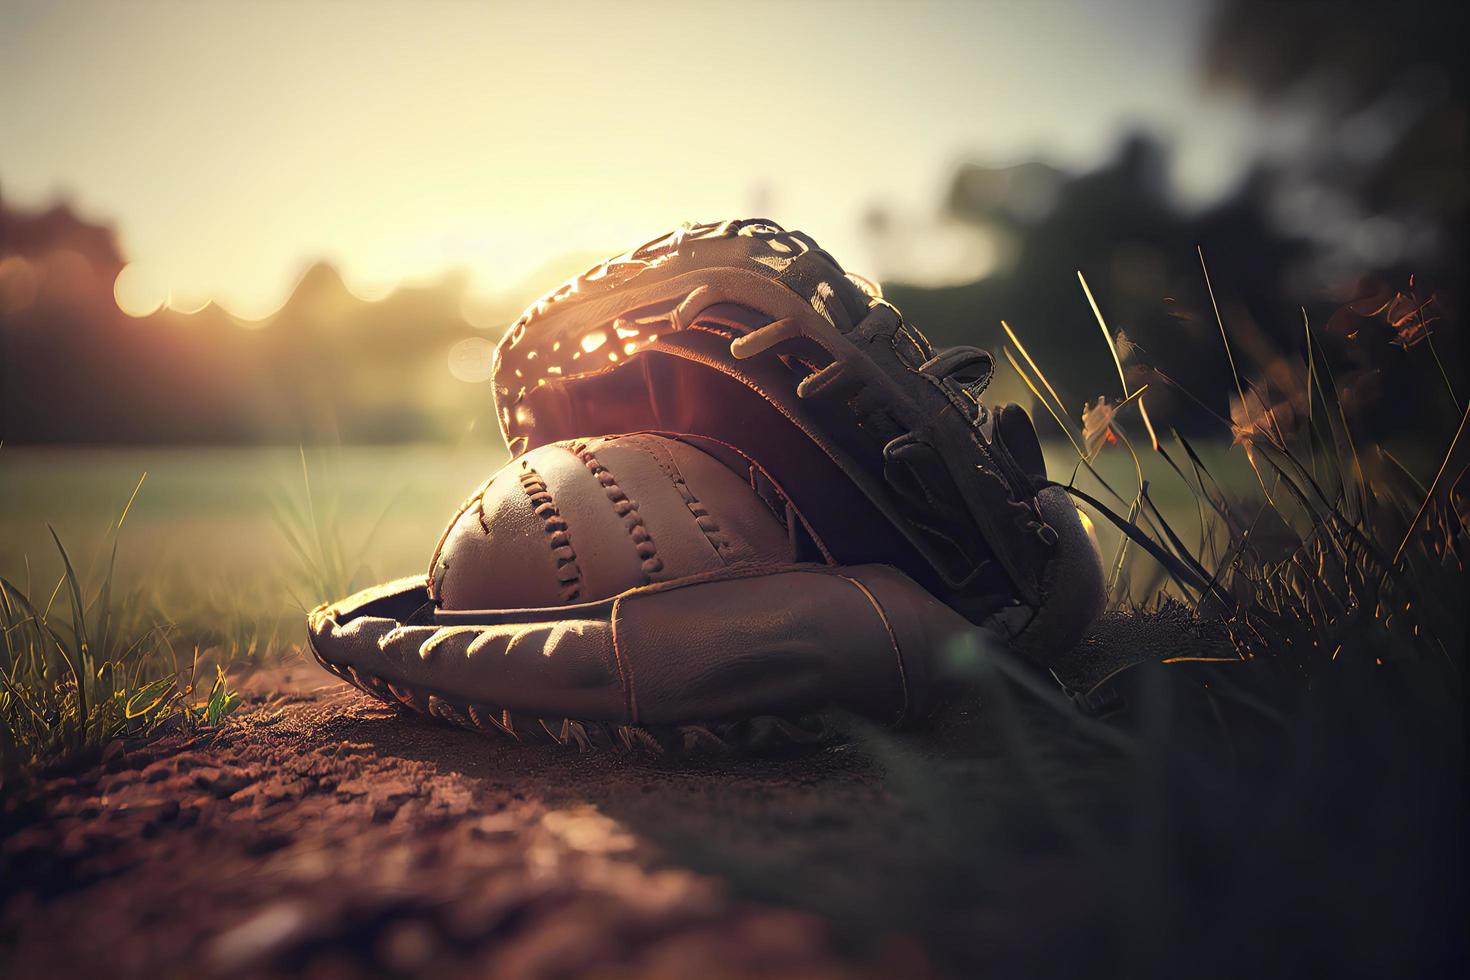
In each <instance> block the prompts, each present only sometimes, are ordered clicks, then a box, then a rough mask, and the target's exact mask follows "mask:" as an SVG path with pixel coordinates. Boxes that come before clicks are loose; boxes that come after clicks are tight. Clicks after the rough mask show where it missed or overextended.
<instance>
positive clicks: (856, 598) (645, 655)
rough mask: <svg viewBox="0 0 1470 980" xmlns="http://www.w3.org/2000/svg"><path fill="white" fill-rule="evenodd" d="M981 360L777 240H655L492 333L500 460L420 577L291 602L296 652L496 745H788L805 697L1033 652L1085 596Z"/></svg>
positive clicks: (1084, 565) (698, 234)
mask: <svg viewBox="0 0 1470 980" xmlns="http://www.w3.org/2000/svg"><path fill="white" fill-rule="evenodd" d="M991 367H992V362H991V359H990V356H989V355H988V354H987V353H985V352H984V351H980V350H977V349H974V348H956V349H951V350H947V351H942V352H936V351H934V350H933V349H932V348H931V347H930V345H929V343H928V341H927V340H926V339H925V338H924V337H923V335H922V334H920V333H919V332H918V331H917V330H915V329H913V328H912V327H910V326H909V325H907V324H906V323H905V322H904V321H903V319H902V317H901V316H900V315H899V313H898V311H897V310H896V309H894V308H893V306H892V305H890V304H888V303H887V302H885V301H884V300H883V299H882V298H881V295H880V294H879V291H878V290H877V288H876V287H875V286H873V285H872V284H871V283H868V282H866V281H865V280H861V279H858V278H856V277H853V276H849V275H846V274H845V273H843V271H842V270H841V268H840V267H839V266H838V265H837V264H836V262H835V261H833V260H832V258H831V257H830V256H828V255H827V254H826V253H825V252H823V251H821V250H820V249H819V248H817V246H816V245H815V243H813V242H812V241H811V240H810V239H808V238H807V237H806V236H805V235H802V234H800V233H787V232H785V231H783V230H782V229H780V228H779V227H778V226H776V225H774V224H772V223H770V222H766V221H732V222H726V223H724V224H719V225H698V226H691V227H686V228H684V229H681V230H680V231H677V232H675V233H674V234H672V235H669V236H666V237H664V238H661V239H659V240H657V241H655V242H652V243H650V244H648V245H645V246H643V247H642V248H640V249H636V250H634V251H633V252H630V253H627V254H626V255H623V256H619V257H617V258H614V259H610V260H608V261H607V262H604V263H602V264H601V265H599V266H597V267H596V268H594V269H592V270H590V271H589V272H588V273H586V274H584V275H583V276H581V277H579V278H577V279H574V280H571V281H569V282H568V283H566V284H565V285H563V286H562V287H560V288H559V289H557V290H556V291H554V292H552V293H550V294H548V295H547V296H546V297H544V298H543V299H541V300H539V301H538V302H537V303H536V304H534V305H533V306H532V307H531V309H530V310H528V311H527V312H526V313H525V314H524V315H523V316H521V317H520V318H519V319H518V320H517V321H516V322H515V323H514V324H513V325H512V326H511V328H510V330H509V331H508V332H507V334H506V336H505V338H504V339H503V340H502V342H501V344H500V347H499V348H498V351H497V357H496V365H495V377H494V384H495V398H496V403H497V408H498V414H499V418H500V424H501V427H502V429H503V431H504V434H505V437H506V440H507V443H508V444H509V446H510V448H511V452H512V456H513V459H512V460H511V462H510V463H509V464H507V465H506V466H505V467H504V468H503V469H502V470H500V471H499V472H498V473H497V474H496V475H495V476H494V477H492V478H491V479H490V480H489V481H488V482H487V483H485V484H484V485H483V486H482V487H481V488H480V489H479V490H478V491H477V492H476V493H475V494H474V495H473V496H472V497H471V498H470V499H469V501H467V502H466V504H465V505H464V507H463V508H462V509H461V510H460V512H459V513H458V514H457V515H456V517H455V518H454V520H453V521H452V522H451V523H450V525H449V527H448V529H447V530H446V531H445V533H444V536H443V537H442V539H441V541H440V543H439V546H438V548H437V549H436V550H435V553H434V556H433V559H432V561H431V564H430V569H429V574H428V576H427V577H426V578H424V579H415V580H403V581H400V582H394V583H389V584H387V585H385V586H381V587H379V588H377V589H373V590H369V591H367V592H364V593H361V594H359V595H357V596H354V597H352V598H350V599H347V600H345V601H343V602H340V603H335V604H329V605H325V606H322V607H320V608H319V609H317V610H316V611H315V612H313V613H312V615H311V619H310V639H311V646H312V649H313V651H314V652H315V653H316V655H317V657H318V659H319V660H320V661H321V662H322V663H323V665H324V666H326V667H327V668H328V669H329V670H332V671H334V672H336V673H338V674H340V675H341V676H343V677H345V678H346V679H348V680H349V681H351V682H353V683H355V684H357V685H358V686H359V687H362V688H363V689H364V690H367V691H370V692H372V693H374V694H377V695H379V696H380V697H383V698H384V699H386V700H389V701H392V702H395V703H402V704H406V705H408V706H409V707H412V708H415V709H417V710H420V711H424V712H428V713H430V714H434V715H436V716H439V717H442V718H446V719H448V720H451V721H455V722H458V723H461V724H464V725H467V726H470V727H474V728H477V729H480V730H482V731H494V732H504V733H506V734H510V735H513V736H515V737H526V735H527V733H530V734H531V735H532V736H537V737H550V738H553V739H555V740H558V741H562V742H572V741H575V742H577V743H579V744H584V745H585V744H598V743H615V742H624V743H629V742H632V741H634V740H643V741H656V742H658V743H659V744H668V743H670V742H681V741H682V742H685V743H687V742H689V741H691V740H694V741H699V740H703V739H706V738H715V739H717V740H719V741H722V742H727V743H728V742H732V741H733V742H737V743H740V744H751V743H756V744H760V743H763V742H765V741H773V740H774V741H790V740H793V739H796V740H807V739H809V738H811V739H815V738H821V737H823V735H824V734H825V730H826V728H825V723H824V722H823V721H822V714H821V712H822V709H824V708H826V707H830V706H833V705H835V706H838V707H840V708H843V709H846V710H849V711H853V712H858V713H861V714H864V715H867V716H869V717H872V718H874V719H877V720H881V721H885V722H892V723H902V722H905V721H908V720H911V719H913V718H915V717H918V716H919V715H921V714H923V713H924V712H925V711H926V710H927V708H928V707H929V706H930V705H931V704H932V703H933V702H934V701H935V700H936V698H937V697H938V695H939V693H940V681H941V679H942V677H943V675H944V673H945V669H944V665H945V663H946V662H947V660H948V659H949V658H950V657H952V656H953V655H954V654H955V652H956V651H963V650H964V649H966V648H973V646H974V645H976V644H979V643H982V642H984V639H983V638H982V631H983V632H984V634H985V635H987V636H988V635H995V634H999V635H1000V636H1003V637H1005V638H1007V639H1008V640H1009V641H1010V643H1011V645H1012V646H1013V647H1014V648H1016V649H1018V650H1019V651H1021V652H1023V653H1025V654H1027V655H1028V656H1030V657H1032V658H1033V659H1036V660H1039V661H1041V662H1045V661H1046V660H1047V659H1048V658H1049V657H1050V656H1051V655H1052V654H1055V653H1058V652H1061V651H1064V650H1065V649H1067V648H1070V647H1071V646H1072V645H1073V644H1075V643H1076V641H1077V639H1078V638H1079V637H1080V636H1081V634H1082V632H1083V631H1084V630H1085V629H1086V628H1087V626H1088V625H1090V623H1091V622H1092V621H1093V619H1094V618H1095V617H1096V615H1097V613H1098V612H1099V610H1100V608H1101V605H1102V594H1103V588H1102V570H1101V565H1100V562H1099V559H1098V555H1097V551H1096V548H1095V545H1094V544H1093V542H1092V540H1091V537H1090V535H1089V534H1088V533H1087V532H1086V531H1085V530H1084V529H1083V526H1082V524H1081V523H1080V521H1079V518H1078V514H1077V511H1076V509H1075V508H1074V507H1073V506H1072V504H1071V502H1070V501H1069V500H1068V499H1067V497H1066V495H1065V494H1064V493H1063V492H1062V491H1061V490H1059V489H1057V488H1054V487H1047V486H1046V485H1045V465H1044V463H1043V460H1042V454H1041V448H1040V444H1039V442H1038V441H1037V437H1036V433H1035V430H1034V429H1033V427H1032V425H1031V422H1030V420H1029V418H1027V416H1026V414H1025V412H1024V411H1023V410H1022V409H1020V408H1019V407H1017V406H1014V405H1008V406H1005V407H1002V408H1000V409H998V410H992V409H990V408H989V407H988V406H986V405H985V404H984V403H982V402H981V400H980V395H981V393H982V392H983V390H984V388H985V386H986V384H987V383H988V381H989V378H990V371H991ZM607 432H612V433H624V434H623V435H616V436H595V437H589V436H587V435H586V433H607Z"/></svg>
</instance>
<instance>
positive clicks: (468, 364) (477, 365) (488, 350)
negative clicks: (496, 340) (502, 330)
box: [449, 337, 495, 384]
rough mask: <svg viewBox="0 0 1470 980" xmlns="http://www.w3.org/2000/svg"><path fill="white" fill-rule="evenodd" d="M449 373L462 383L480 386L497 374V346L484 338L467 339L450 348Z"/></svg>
mask: <svg viewBox="0 0 1470 980" xmlns="http://www.w3.org/2000/svg"><path fill="white" fill-rule="evenodd" d="M449 373H450V374H452V375H454V376H455V378H457V379H458V380H460V381H465V382H469V383H470V384H478V383H479V382H481V381H489V380H490V377H491V376H492V375H493V374H494V373H495V345H494V344H492V343H490V341H488V340H486V339H485V338H484V337H466V338H465V339H464V340H461V341H460V342H459V343H457V344H455V345H454V346H453V347H451V348H449Z"/></svg>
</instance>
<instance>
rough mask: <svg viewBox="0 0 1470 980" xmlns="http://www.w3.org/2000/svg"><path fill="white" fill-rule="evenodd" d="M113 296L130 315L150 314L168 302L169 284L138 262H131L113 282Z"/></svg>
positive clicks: (118, 304) (121, 308) (119, 306)
mask: <svg viewBox="0 0 1470 980" xmlns="http://www.w3.org/2000/svg"><path fill="white" fill-rule="evenodd" d="M112 298H113V299H114V300H115V301H116V302H117V308H118V309H120V310H122V311H123V312H124V313H126V314H127V315H128V316H149V315H151V314H154V313H157V312H158V311H159V310H160V309H161V308H162V307H163V305H164V304H165V303H167V302H168V286H167V285H166V284H165V283H164V281H163V279H162V278H161V277H159V276H158V275H157V274H155V273H153V272H152V271H150V270H149V269H148V268H147V267H146V266H144V265H142V264H140V263H138V262H129V263H128V264H127V265H125V266H123V269H122V271H121V272H119V273H118V274H117V279H115V280H114V281H113V283H112Z"/></svg>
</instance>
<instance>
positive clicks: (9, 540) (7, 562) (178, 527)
mask: <svg viewBox="0 0 1470 980" xmlns="http://www.w3.org/2000/svg"><path fill="white" fill-rule="evenodd" d="M305 456H306V460H307V463H308V467H309V470H310V476H311V491H312V498H313V500H312V506H313V507H314V508H315V509H316V511H317V513H318V515H320V516H321V517H322V518H325V515H326V514H327V513H328V512H334V513H335V515H336V518H337V521H338V522H339V527H340V533H339V537H340V539H341V543H342V546H343V550H344V552H345V555H346V557H347V559H348V561H349V564H350V565H351V569H350V570H349V575H350V576H351V578H352V583H351V584H352V585H354V586H362V585H366V584H371V583H372V582H375V581H378V580H381V579H386V578H391V577H395V576H400V575H411V574H414V573H417V572H421V571H423V570H424V568H426V567H427V562H428V558H429V552H430V550H431V549H432V548H433V545H434V541H435V540H436V539H437V536H438V534H439V532H440V531H441V530H442V529H443V526H444V523H445V521H447V520H448V518H449V516H450V515H451V514H452V513H453V512H454V509H455V507H456V506H457V505H458V504H459V503H460V502H461V501H462V500H463V499H464V497H465V496H466V495H467V494H468V493H469V491H470V490H471V489H472V488H473V487H474V486H475V485H476V484H477V483H479V482H480V481H481V480H483V479H484V478H485V477H486V476H487V475H489V473H490V472H491V471H492V470H494V469H495V468H496V467H498V466H499V465H501V464H502V463H503V462H504V461H505V459H506V452H505V450H504V449H503V448H491V447H486V446H471V445H464V446H460V447H447V446H429V445H409V446H393V447H371V448H356V447H349V448H340V449H330V450H307V452H306V454H305ZM144 472H146V473H147V474H148V475H147V478H146V479H145V480H144V481H143V485H142V487H141V488H140V489H139V491H138V495H137V498H136V499H135V500H134V501H133V504H132V506H131V508H129V510H128V513H127V519H126V521H125V522H124V524H123V527H122V528H121V531H120V533H119V546H118V558H117V561H118V579H119V581H122V582H126V583H130V584H132V583H148V588H149V589H151V590H152V592H153V595H152V598H153V599H154V600H155V601H156V602H157V603H158V604H159V605H160V607H161V608H162V610H163V612H164V613H165V615H166V616H167V617H168V618H169V619H171V620H174V621H176V622H179V623H181V624H188V625H193V621H194V620H196V619H197V618H199V617H210V616H215V615H217V614H221V613H223V614H226V615H229V616H232V617H234V618H236V619H243V620H250V621H253V622H254V623H256V624H258V625H259V627H260V628H261V629H262V631H263V632H264V634H265V635H266V636H269V635H271V634H272V633H273V632H274V633H276V634H277V635H278V636H279V637H280V640H281V641H282V644H283V645H285V644H290V643H295V642H298V641H299V640H300V634H301V631H302V623H303V620H302V618H301V615H300V613H301V610H300V608H299V605H298V602H297V600H298V599H299V600H300V602H302V603H308V602H309V603H315V602H317V601H320V600H321V599H324V598H326V597H325V596H317V595H314V594H312V586H311V583H310V581H309V578H308V576H307V574H306V573H305V570H304V569H303V567H302V563H301V561H300V560H299V559H298V558H297V557H296V556H295V555H294V553H293V551H292V549H291V547H290V545H289V544H288V542H287V539H286V536H285V532H284V530H283V528H282V527H281V522H280V520H279V519H278V516H277V509H278V508H279V507H280V506H281V505H283V504H285V505H288V506H294V507H295V508H297V509H298V510H299V511H302V512H305V511H306V510H307V501H306V487H305V479H304V477H303V473H302V453H301V451H300V450H298V449H297V448H295V447H257V448H220V449H214V448H211V449H178V448H163V447H140V448H127V449H114V448H107V449H100V448H98V449H33V448H11V447H5V448H3V449H0V575H4V576H5V577H6V578H8V579H10V580H11V581H12V582H15V583H16V584H17V585H20V586H22V587H24V586H25V583H26V581H27V577H28V576H29V578H30V579H31V581H32V582H33V583H34V588H33V589H31V590H30V591H31V592H32V594H34V593H40V595H41V597H42V599H43V600H44V598H45V596H46V594H47V593H49V591H50V588H51V585H52V584H53V582H54V581H55V577H56V576H57V575H59V574H60V568H61V566H60V559H59V557H58V556H57V552H56V546H55V545H54V544H53V543H52V541H51V536H50V533H49V531H48V530H47V525H48V524H49V525H51V526H52V527H54V528H55V529H56V533H57V534H58V535H59V536H60V538H61V540H62V542H63V543H64V544H65V545H66V546H67V549H68V550H69V551H70V552H71V554H72V558H73V561H74V562H75V564H76V565H77V570H78V572H79V573H80V575H81V577H82V579H83V581H84V583H85V582H88V581H89V580H90V581H95V578H96V576H97V575H100V573H101V571H103V570H104V569H105V565H106V561H107V557H108V555H107V554H106V553H105V552H104V550H103V547H102V544H103V542H104V540H105V539H106V536H107V534H108V532H109V531H110V530H111V529H112V527H113V525H114V524H115V522H116V521H117V519H118V516H119V514H120V513H121V512H122V510H123V507H124V505H125V504H126V503H127V502H128V497H129V494H131V493H132V490H133V487H134V486H135V485H136V484H137V482H138V478H139V477H140V476H141V475H142V474H143V473H144ZM369 539H371V540H369ZM27 559H29V568H28V565H27ZM89 573H92V574H89ZM354 573H355V574H354Z"/></svg>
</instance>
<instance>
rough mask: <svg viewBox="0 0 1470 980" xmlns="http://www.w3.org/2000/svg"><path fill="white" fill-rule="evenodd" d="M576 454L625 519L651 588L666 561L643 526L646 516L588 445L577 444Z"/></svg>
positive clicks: (617, 512)
mask: <svg viewBox="0 0 1470 980" xmlns="http://www.w3.org/2000/svg"><path fill="white" fill-rule="evenodd" d="M572 452H573V454H575V455H576V457H577V458H578V459H580V460H581V461H582V465H583V466H586V467H587V470H588V472H590V473H591V474H592V475H593V476H594V477H596V478H597V482H598V483H600V484H602V489H603V492H604V493H606V494H607V499H608V500H609V501H611V503H612V506H613V511H614V513H616V514H617V515H618V516H619V517H621V518H622V519H623V527H625V528H627V530H628V537H630V538H632V539H633V547H634V548H635V549H636V550H637V552H638V557H639V558H640V559H642V562H643V564H642V565H641V566H640V567H641V569H642V572H643V584H645V585H647V584H648V583H649V582H651V581H652V580H653V576H654V575H656V574H658V573H659V572H661V571H663V568H664V563H663V559H661V558H659V556H658V548H657V546H656V545H655V544H654V543H653V536H652V535H651V534H649V533H648V528H647V526H645V525H644V523H643V515H642V514H640V513H638V507H637V505H636V504H634V503H633V501H631V500H629V499H628V495H627V494H626V493H624V492H623V488H622V487H620V486H618V482H617V480H616V479H615V478H614V477H613V475H612V472H611V471H610V470H609V469H608V468H607V467H606V466H603V465H602V464H601V463H600V462H598V460H597V457H596V456H595V455H594V454H593V453H592V450H591V449H589V448H588V447H587V444H586V443H577V444H576V445H574V446H572Z"/></svg>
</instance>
